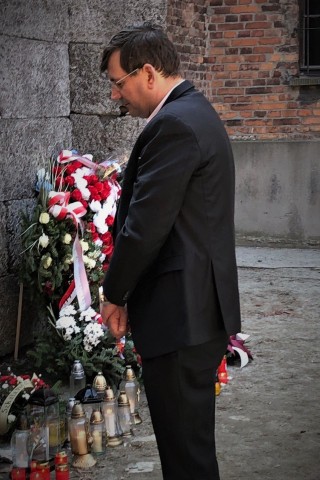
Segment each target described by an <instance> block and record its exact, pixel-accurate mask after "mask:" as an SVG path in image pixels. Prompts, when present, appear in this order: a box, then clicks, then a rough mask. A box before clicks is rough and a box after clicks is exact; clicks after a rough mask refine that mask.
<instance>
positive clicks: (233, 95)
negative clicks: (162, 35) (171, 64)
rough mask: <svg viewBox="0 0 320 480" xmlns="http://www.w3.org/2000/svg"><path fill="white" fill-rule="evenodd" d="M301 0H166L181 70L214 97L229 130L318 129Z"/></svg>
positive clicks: (311, 133)
mask: <svg viewBox="0 0 320 480" xmlns="http://www.w3.org/2000/svg"><path fill="white" fill-rule="evenodd" d="M298 19H299V8H298V0H210V1H208V0H196V1H195V2H188V1H184V2H183V1H182V2H181V1H176V0H169V1H168V14H167V25H168V31H169V33H170V35H171V38H172V40H173V41H174V42H175V44H176V45H177V47H178V49H179V52H180V54H181V60H182V67H183V73H184V76H185V77H186V78H188V79H190V80H192V81H193V82H194V83H195V85H196V86H197V87H198V88H199V89H200V90H202V91H203V92H204V93H205V95H206V96H207V97H208V99H209V100H210V101H211V102H212V103H213V104H214V106H215V108H216V109H217V111H218V112H219V113H220V115H221V117H222V119H223V120H224V121H225V124H226V127H227V129H228V132H229V134H230V136H231V138H234V139H260V140H267V139H316V138H319V137H320V87H319V86H318V87H317V86H307V87H306V86H304V87H302V86H300V87H292V86H290V85H289V79H290V77H295V76H298V75H299V35H298V23H299V20H298Z"/></svg>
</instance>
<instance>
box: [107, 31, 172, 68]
mask: <svg viewBox="0 0 320 480" xmlns="http://www.w3.org/2000/svg"><path fill="white" fill-rule="evenodd" d="M116 50H120V65H121V67H122V68H123V69H124V70H125V71H126V72H132V71H133V70H135V69H136V68H142V67H143V65H144V64H145V63H150V64H151V65H152V66H153V67H154V68H155V69H156V70H157V71H158V72H161V73H162V75H163V76H164V77H170V76H173V77H174V76H177V75H178V74H179V67H180V59H179V56H178V52H177V50H176V48H175V46H174V45H173V43H172V42H171V41H170V40H169V38H168V36H167V35H166V33H165V32H164V30H163V28H162V27H161V26H160V25H156V24H153V23H150V22H144V23H143V24H140V25H132V26H129V27H127V28H125V29H124V30H121V32H119V33H117V34H116V35H114V36H113V37H112V38H111V40H110V42H109V44H108V45H107V46H106V48H105V49H104V51H103V54H102V61H101V67H100V70H101V72H105V71H106V70H107V69H108V63H109V59H110V56H111V54H112V53H113V52H115V51H116Z"/></svg>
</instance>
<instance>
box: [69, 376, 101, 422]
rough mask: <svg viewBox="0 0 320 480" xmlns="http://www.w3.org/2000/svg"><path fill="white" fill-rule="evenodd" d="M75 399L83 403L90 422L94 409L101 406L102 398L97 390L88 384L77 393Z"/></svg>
mask: <svg viewBox="0 0 320 480" xmlns="http://www.w3.org/2000/svg"><path fill="white" fill-rule="evenodd" d="M75 398H76V400H78V401H79V402H80V403H81V405H82V407H83V410H84V412H85V414H86V417H87V420H88V422H89V421H90V417H91V413H92V411H93V409H94V408H96V407H99V406H100V404H101V398H100V397H99V396H98V393H97V391H96V389H95V388H93V387H92V386H91V385H89V384H88V385H86V387H85V388H83V389H82V390H80V391H79V392H78V393H77V395H76V397H75Z"/></svg>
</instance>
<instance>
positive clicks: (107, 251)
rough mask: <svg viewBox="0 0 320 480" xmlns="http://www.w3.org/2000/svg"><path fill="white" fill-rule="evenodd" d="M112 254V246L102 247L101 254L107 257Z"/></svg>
mask: <svg viewBox="0 0 320 480" xmlns="http://www.w3.org/2000/svg"><path fill="white" fill-rule="evenodd" d="M112 252H113V245H106V246H104V247H102V253H104V254H105V255H107V256H109V255H111V254H112Z"/></svg>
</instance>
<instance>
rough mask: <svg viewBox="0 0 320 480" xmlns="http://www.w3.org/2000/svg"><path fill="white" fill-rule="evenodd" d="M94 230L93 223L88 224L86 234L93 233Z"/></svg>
mask: <svg viewBox="0 0 320 480" xmlns="http://www.w3.org/2000/svg"><path fill="white" fill-rule="evenodd" d="M96 230H97V229H96V226H95V224H94V223H93V222H88V223H87V231H88V232H91V233H94V232H95V231H96Z"/></svg>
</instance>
